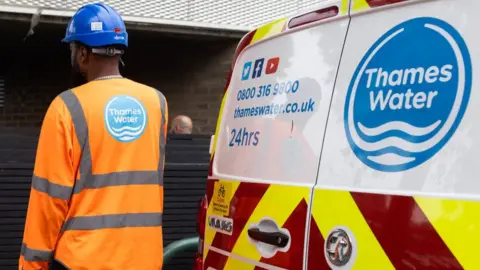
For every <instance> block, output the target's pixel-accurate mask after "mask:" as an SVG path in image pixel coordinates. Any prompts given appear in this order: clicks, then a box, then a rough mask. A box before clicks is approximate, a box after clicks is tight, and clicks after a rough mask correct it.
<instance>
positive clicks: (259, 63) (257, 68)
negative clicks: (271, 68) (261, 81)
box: [252, 58, 265, 79]
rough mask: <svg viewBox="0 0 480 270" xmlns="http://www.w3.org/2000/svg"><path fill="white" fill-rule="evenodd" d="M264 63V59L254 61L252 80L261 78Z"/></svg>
mask: <svg viewBox="0 0 480 270" xmlns="http://www.w3.org/2000/svg"><path fill="white" fill-rule="evenodd" d="M264 62H265V58H260V59H257V60H255V65H254V69H253V73H252V79H255V78H259V77H260V76H262V70H263V63H264Z"/></svg>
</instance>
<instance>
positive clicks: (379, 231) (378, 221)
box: [351, 192, 463, 269]
mask: <svg viewBox="0 0 480 270" xmlns="http://www.w3.org/2000/svg"><path fill="white" fill-rule="evenodd" d="M351 194H352V197H353V199H354V200H355V202H356V204H357V206H358V208H359V209H360V211H361V212H362V214H363V216H364V217H365V219H366V221H367V223H368V225H369V226H370V228H371V230H372V232H373V234H374V235H375V236H376V238H377V240H378V241H379V243H380V245H381V246H382V248H383V250H384V251H385V253H386V254H387V256H388V258H389V259H390V261H391V262H392V264H393V266H394V267H395V268H396V269H463V268H462V266H461V265H460V264H459V262H458V261H457V259H456V258H455V256H454V255H453V254H452V252H451V251H450V249H449V248H448V247H447V245H446V244H445V242H444V241H443V240H442V238H441V237H440V236H439V235H438V233H437V231H436V230H435V228H434V227H433V226H432V224H431V223H430V221H429V220H428V219H427V217H426V216H425V214H424V213H423V211H422V209H421V208H420V207H419V206H418V205H417V203H416V202H415V200H414V199H413V197H410V196H394V195H379V194H368V193H356V192H351Z"/></svg>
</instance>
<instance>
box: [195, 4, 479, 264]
mask: <svg viewBox="0 0 480 270" xmlns="http://www.w3.org/2000/svg"><path fill="white" fill-rule="evenodd" d="M332 5H336V6H337V7H338V8H339V9H338V10H339V13H338V15H337V16H335V17H333V18H328V19H325V20H324V21H321V22H313V23H309V24H306V25H302V26H300V27H297V28H294V29H290V28H289V27H288V25H289V21H290V19H291V18H296V17H297V16H293V17H291V18H282V19H279V20H277V21H274V22H272V23H271V24H268V25H265V26H262V27H260V28H259V29H257V30H255V31H254V32H252V33H250V34H249V38H248V39H245V40H244V41H242V42H243V43H245V42H246V40H248V42H249V45H248V46H247V47H246V48H245V49H244V50H243V47H242V50H239V52H238V54H237V55H236V56H238V58H236V61H235V62H234V65H233V70H232V74H231V81H230V82H229V84H228V88H227V91H226V94H225V96H224V99H223V101H222V107H221V110H220V116H219V120H218V124H217V130H216V134H215V137H214V143H213V149H212V152H213V153H212V162H211V170H210V173H209V181H208V184H207V198H208V202H209V207H208V211H207V223H206V224H207V225H206V231H205V240H204V253H203V256H204V269H212V270H213V269H242V270H243V269H351V268H353V269H368V270H370V269H381V270H383V269H477V268H479V265H480V264H479V263H478V260H477V259H476V256H475V255H476V251H477V243H478V241H480V216H479V215H478V213H479V211H480V200H479V198H480V182H479V181H476V180H475V179H476V176H477V175H478V174H479V171H478V169H477V168H480V159H478V158H477V156H478V153H479V152H480V143H477V141H478V140H477V138H479V137H480V126H479V125H478V124H477V121H475V120H476V119H477V118H478V116H477V115H479V112H478V110H479V109H478V108H480V97H479V95H480V93H478V91H473V89H475V87H477V86H479V83H478V80H476V78H479V77H480V73H479V72H480V71H479V70H477V69H476V68H475V66H476V63H477V62H478V61H479V60H480V59H479V58H480V35H479V34H478V33H479V32H478V25H480V16H478V10H480V1H477V0H351V1H347V0H338V1H337V0H335V1H325V2H322V4H321V5H320V6H319V9H318V10H322V8H328V7H329V6H332ZM318 10H317V11H318ZM304 14H309V16H311V17H315V16H317V15H318V13H317V14H315V12H313V13H308V12H305V13H303V14H300V15H299V16H302V15H304ZM297 22H298V20H297ZM262 59H263V60H262ZM267 70H268V72H267ZM282 83H283V87H282V86H281V85H282ZM294 84H296V86H295V87H297V88H296V90H295V91H293V92H295V93H296V94H295V93H293V94H292V89H294V88H292V87H293V85H294ZM268 85H271V87H270V88H269V90H268V91H267V86H268ZM275 85H278V87H277V88H275ZM287 85H289V86H287ZM254 87H255V90H252V89H253V88H254ZM259 89H261V90H259ZM275 89H276V90H275ZM280 89H283V91H280ZM285 89H289V91H285ZM273 91H277V95H273ZM267 92H268V93H269V94H266V93H267ZM252 93H253V94H252ZM278 93H281V94H278ZM305 101H308V102H307V103H305V104H307V105H305V110H304V111H302V110H301V109H300V111H297V109H295V110H293V111H294V112H293V113H292V106H293V104H295V103H296V104H298V105H296V106H298V107H300V108H302V102H305ZM312 102H313V103H312ZM287 105H288V106H289V107H288V108H289V109H288V110H289V111H288V112H287ZM267 107H268V109H267ZM298 107H297V108H298ZM309 107H310V108H311V109H308V108H309ZM267 111H268V112H267ZM234 130H235V131H234ZM239 131H240V132H239ZM238 134H240V135H238ZM262 222H263V223H262ZM262 224H263V225H262ZM256 228H257V229H261V231H262V230H263V231H264V232H270V233H273V232H279V233H281V234H282V235H284V236H285V235H286V236H287V237H288V238H289V239H290V241H289V243H288V244H287V245H286V246H284V247H282V248H280V247H275V246H274V245H268V244H262V243H260V241H257V240H255V239H253V238H252V236H251V235H250V234H249V231H251V229H256Z"/></svg>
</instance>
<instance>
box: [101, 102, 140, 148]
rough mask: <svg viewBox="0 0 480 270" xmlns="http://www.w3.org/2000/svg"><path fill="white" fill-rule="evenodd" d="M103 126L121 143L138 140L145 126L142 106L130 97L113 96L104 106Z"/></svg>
mask: <svg viewBox="0 0 480 270" xmlns="http://www.w3.org/2000/svg"><path fill="white" fill-rule="evenodd" d="M104 114H105V125H106V127H107V130H108V132H109V133H110V135H112V137H114V138H115V139H116V140H118V141H121V142H132V141H134V140H136V139H138V138H139V137H140V136H141V135H142V133H143V131H144V130H145V127H146V125H147V112H146V110H145V107H144V106H143V104H142V103H141V102H140V101H139V100H138V99H136V98H134V97H131V96H125V95H120V96H115V97H113V98H112V99H110V100H109V101H108V102H107V105H106V106H105V112H104Z"/></svg>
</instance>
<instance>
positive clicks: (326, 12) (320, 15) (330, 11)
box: [288, 6, 338, 28]
mask: <svg viewBox="0 0 480 270" xmlns="http://www.w3.org/2000/svg"><path fill="white" fill-rule="evenodd" d="M337 15H338V7H337V6H332V7H328V8H324V9H320V10H316V11H313V12H310V13H306V14H303V15H300V16H298V17H295V18H292V19H291V20H290V22H289V23H288V27H289V28H295V27H299V26H302V25H305V24H309V23H313V22H317V21H321V20H325V19H328V18H331V17H335V16H337Z"/></svg>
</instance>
